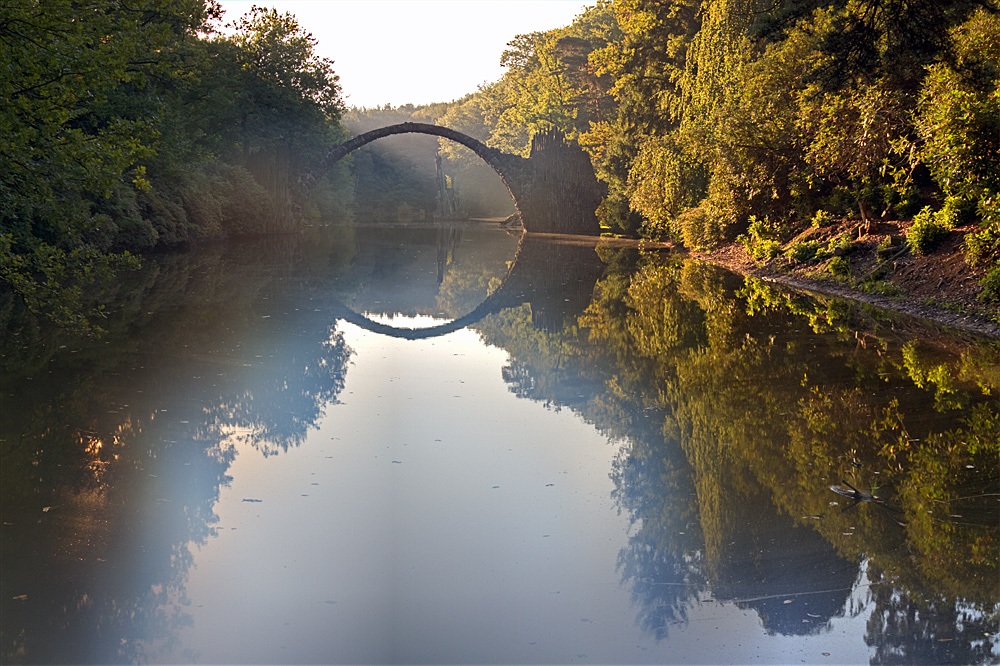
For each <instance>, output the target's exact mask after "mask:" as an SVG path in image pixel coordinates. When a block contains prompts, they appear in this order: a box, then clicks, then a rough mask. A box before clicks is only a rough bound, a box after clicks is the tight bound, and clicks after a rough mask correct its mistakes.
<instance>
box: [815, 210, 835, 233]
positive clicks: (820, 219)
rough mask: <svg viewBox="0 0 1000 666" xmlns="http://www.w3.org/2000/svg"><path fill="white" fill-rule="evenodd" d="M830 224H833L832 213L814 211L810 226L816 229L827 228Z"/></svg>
mask: <svg viewBox="0 0 1000 666" xmlns="http://www.w3.org/2000/svg"><path fill="white" fill-rule="evenodd" d="M831 224H833V213H830V212H827V211H825V210H818V211H816V214H815V215H813V218H812V225H813V226H814V227H816V228H817V229H819V228H820V227H828V226H830V225H831Z"/></svg>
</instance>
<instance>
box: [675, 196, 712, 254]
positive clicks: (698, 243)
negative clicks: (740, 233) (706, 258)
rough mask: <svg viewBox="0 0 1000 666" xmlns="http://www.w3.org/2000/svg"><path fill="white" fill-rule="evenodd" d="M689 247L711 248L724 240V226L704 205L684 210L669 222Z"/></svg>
mask: <svg viewBox="0 0 1000 666" xmlns="http://www.w3.org/2000/svg"><path fill="white" fill-rule="evenodd" d="M671 227H672V228H673V229H676V230H677V232H678V235H679V236H680V238H681V240H682V241H683V242H684V244H685V245H686V246H688V247H690V248H696V249H706V250H707V249H711V248H713V247H715V246H716V245H718V244H719V243H721V242H722V241H723V240H725V227H724V225H722V224H720V221H719V219H718V218H717V217H715V216H713V215H712V214H711V211H710V210H709V209H708V207H707V206H706V205H704V204H703V205H701V206H698V207H697V208H691V209H689V210H686V211H684V212H683V213H681V214H680V215H678V216H677V219H676V220H674V222H673V223H672V224H671Z"/></svg>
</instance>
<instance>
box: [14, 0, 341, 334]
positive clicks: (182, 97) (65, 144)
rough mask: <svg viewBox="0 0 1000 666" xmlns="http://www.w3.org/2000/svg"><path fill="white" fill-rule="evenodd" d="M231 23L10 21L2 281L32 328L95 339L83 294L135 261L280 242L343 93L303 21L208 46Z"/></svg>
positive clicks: (130, 10) (58, 17)
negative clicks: (238, 240)
mask: <svg viewBox="0 0 1000 666" xmlns="http://www.w3.org/2000/svg"><path fill="white" fill-rule="evenodd" d="M219 13H220V8H219V7H218V5H217V4H215V3H213V2H210V1H209V0H200V1H190V2H170V3H163V2H153V1H146V0H140V1H137V2H130V3H128V5H127V6H125V5H122V6H119V5H117V4H111V5H108V6H107V7H103V8H101V9H99V10H98V9H95V8H93V7H89V6H87V5H85V4H83V5H82V4H80V3H75V2H70V1H68V0H57V1H55V2H51V3H44V4H37V3H36V4H32V3H24V2H16V3H7V4H5V5H4V6H3V7H2V8H0V25H2V26H3V29H2V31H0V60H2V61H3V62H5V63H8V64H9V66H8V67H5V68H0V99H3V100H4V103H3V104H0V135H2V136H3V137H4V140H3V141H2V142H0V234H2V239H3V245H2V248H3V259H4V261H3V264H2V267H0V280H2V283H3V288H4V290H7V289H9V290H11V292H12V293H13V294H14V295H15V296H16V297H17V298H18V299H21V300H22V301H23V302H24V303H25V304H26V306H27V307H28V308H29V309H30V310H31V311H32V312H35V313H36V314H38V315H40V316H43V317H45V318H47V319H49V320H51V321H54V322H57V323H59V324H61V325H73V326H76V327H82V328H87V327H93V325H94V322H92V321H90V320H89V319H88V316H89V315H88V311H87V310H88V306H86V305H85V303H84V300H85V299H84V298H83V295H84V294H86V293H90V292H94V291H95V289H96V287H97V286H98V283H99V282H100V281H101V280H107V279H109V278H110V277H111V276H112V275H113V274H114V271H115V270H116V269H119V268H126V267H134V266H135V265H137V260H136V258H135V257H134V256H133V255H131V254H129V253H128V251H139V250H144V249H149V248H152V247H156V246H168V245H173V244H180V243H189V242H193V241H198V240H203V239H206V238H213V237H217V236H219V235H220V234H225V233H241V232H249V231H253V232H260V231H267V230H273V229H274V228H275V226H274V225H275V222H276V220H278V219H280V218H281V215H282V213H281V211H282V210H283V207H284V205H285V203H286V201H287V199H288V182H289V180H290V179H292V178H294V177H297V176H298V173H299V172H300V171H301V169H302V165H303V164H306V163H310V162H313V161H315V160H317V159H318V158H319V157H320V156H321V155H322V153H323V151H324V150H325V147H326V146H328V145H331V144H332V143H333V142H334V139H335V138H336V136H338V127H337V124H336V119H337V117H338V115H339V113H340V109H341V107H342V103H341V101H340V89H339V86H338V85H337V77H336V75H335V74H334V73H333V70H332V68H331V63H330V62H329V61H326V60H323V59H320V58H318V57H316V56H315V54H314V46H315V40H314V39H313V38H312V37H311V36H309V35H308V34H307V33H305V32H304V31H303V30H302V29H301V28H300V27H299V26H298V24H297V22H296V21H295V19H294V18H293V17H292V16H291V15H289V14H279V13H278V12H276V11H274V10H263V9H259V8H256V9H254V10H252V11H251V13H250V14H249V15H248V16H246V17H244V18H243V19H241V20H240V21H238V22H237V23H236V25H235V26H234V28H235V33H234V34H233V35H232V36H231V37H226V38H218V37H216V38H212V30H213V28H212V21H213V20H215V19H217V18H218V16H219ZM108 35H113V36H114V37H113V38H108ZM290 155H295V156H296V159H291V158H290V157H289V156H290ZM329 188H330V185H328V184H322V185H321V186H320V187H319V189H320V190H323V189H327V190H329ZM96 312H98V311H96V310H95V311H94V313H96ZM92 314H93V313H92ZM88 322H89V323H88Z"/></svg>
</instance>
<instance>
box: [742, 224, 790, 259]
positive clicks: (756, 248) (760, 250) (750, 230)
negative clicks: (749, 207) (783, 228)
mask: <svg viewBox="0 0 1000 666" xmlns="http://www.w3.org/2000/svg"><path fill="white" fill-rule="evenodd" d="M777 238H778V229H777V228H776V227H775V226H773V225H771V224H769V223H768V222H766V221H764V220H758V219H757V218H756V217H755V216H753V215H751V216H750V226H749V227H747V232H746V233H745V234H742V235H741V236H740V237H739V238H738V239H737V240H738V241H739V242H741V243H742V244H743V246H744V247H746V249H747V250H749V251H750V254H751V256H753V258H754V259H757V260H758V261H766V260H768V259H773V258H775V257H777V256H778V255H779V254H781V243H779V242H778V240H777Z"/></svg>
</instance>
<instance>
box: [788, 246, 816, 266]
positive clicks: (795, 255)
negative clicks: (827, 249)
mask: <svg viewBox="0 0 1000 666" xmlns="http://www.w3.org/2000/svg"><path fill="white" fill-rule="evenodd" d="M817 252H819V243H817V242H816V241H803V242H801V243H796V244H795V245H793V246H792V247H790V248H788V251H787V252H785V256H786V257H789V258H791V259H794V260H795V261H799V262H802V261H809V260H811V259H814V258H815V257H816V253H817Z"/></svg>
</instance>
